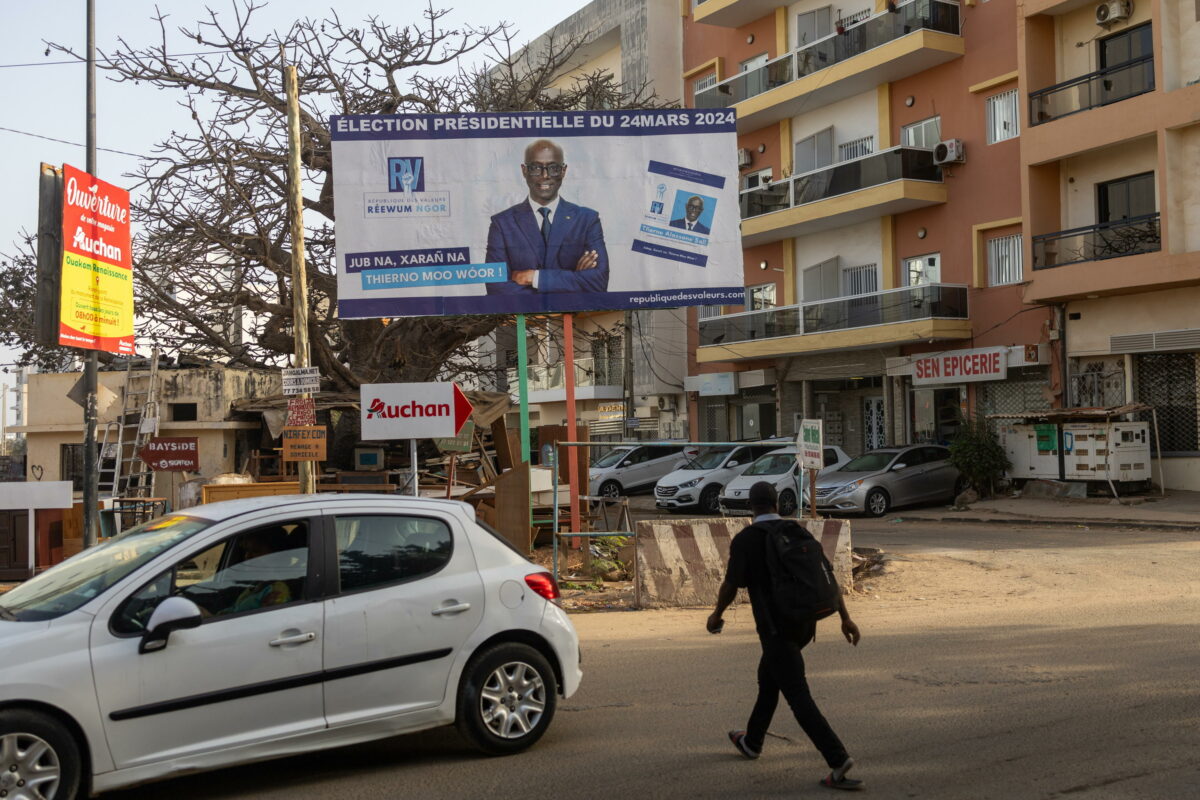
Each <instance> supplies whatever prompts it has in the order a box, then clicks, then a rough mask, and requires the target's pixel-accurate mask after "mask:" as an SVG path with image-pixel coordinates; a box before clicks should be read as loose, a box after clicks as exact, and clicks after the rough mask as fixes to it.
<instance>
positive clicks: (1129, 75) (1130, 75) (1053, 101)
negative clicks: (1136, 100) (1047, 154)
mask: <svg viewBox="0 0 1200 800" xmlns="http://www.w3.org/2000/svg"><path fill="white" fill-rule="evenodd" d="M1152 91H1154V56H1152V55H1149V56H1142V57H1141V58H1135V59H1133V60H1131V61H1126V62H1125V63H1123V64H1117V65H1116V66H1113V67H1108V68H1106V69H1102V70H1098V71H1096V72H1092V73H1089V74H1087V75H1081V76H1079V77H1078V78H1072V79H1071V80H1069V81H1063V82H1062V83H1057V84H1055V85H1054V86H1048V87H1046V88H1045V89H1039V90H1038V91H1036V92H1030V93H1029V124H1030V125H1042V124H1044V123H1047V122H1051V121H1053V120H1056V119H1060V118H1062V117H1069V116H1070V115H1072V114H1078V113H1079V112H1081V111H1087V110H1089V109H1092V108H1099V107H1101V106H1107V105H1111V104H1113V103H1119V102H1121V101H1122V100H1128V99H1129V98H1131V97H1137V96H1138V95H1139V94H1146V93H1147V92H1152Z"/></svg>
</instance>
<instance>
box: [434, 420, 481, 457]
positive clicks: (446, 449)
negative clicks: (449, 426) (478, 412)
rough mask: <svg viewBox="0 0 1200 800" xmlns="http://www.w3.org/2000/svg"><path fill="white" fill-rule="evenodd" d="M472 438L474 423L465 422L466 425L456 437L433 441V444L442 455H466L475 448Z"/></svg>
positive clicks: (473, 435)
mask: <svg viewBox="0 0 1200 800" xmlns="http://www.w3.org/2000/svg"><path fill="white" fill-rule="evenodd" d="M474 438H475V423H474V422H472V421H471V420H467V424H466V425H463V428H462V431H460V432H459V434H458V436H449V437H446V438H441V439H434V440H433V443H434V445H436V446H437V449H438V450H441V451H442V452H443V453H468V452H470V451H471V450H473V449H474V447H475V445H474V442H473V439H474Z"/></svg>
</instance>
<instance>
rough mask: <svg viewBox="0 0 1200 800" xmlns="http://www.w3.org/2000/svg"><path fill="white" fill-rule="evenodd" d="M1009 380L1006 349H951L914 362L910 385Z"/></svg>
mask: <svg viewBox="0 0 1200 800" xmlns="http://www.w3.org/2000/svg"><path fill="white" fill-rule="evenodd" d="M1006 377H1008V348H1006V347H984V348H980V349H977V350H952V351H951V352H949V353H939V354H937V355H934V356H925V357H923V358H918V359H917V360H916V361H914V362H913V385H914V386H927V385H929V384H934V383H970V382H972V381H1001V380H1004V379H1005V378H1006Z"/></svg>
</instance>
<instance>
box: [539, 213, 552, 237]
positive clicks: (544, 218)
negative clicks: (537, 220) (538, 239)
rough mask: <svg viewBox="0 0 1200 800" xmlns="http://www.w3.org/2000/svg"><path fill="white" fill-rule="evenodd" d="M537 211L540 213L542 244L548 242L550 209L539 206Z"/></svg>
mask: <svg viewBox="0 0 1200 800" xmlns="http://www.w3.org/2000/svg"><path fill="white" fill-rule="evenodd" d="M538 213H539V214H541V215H542V244H546V245H548V244H550V209H548V208H545V207H543V208H539V209H538Z"/></svg>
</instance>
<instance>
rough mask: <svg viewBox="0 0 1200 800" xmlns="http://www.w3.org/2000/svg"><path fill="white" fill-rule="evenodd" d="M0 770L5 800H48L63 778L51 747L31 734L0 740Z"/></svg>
mask: <svg viewBox="0 0 1200 800" xmlns="http://www.w3.org/2000/svg"><path fill="white" fill-rule="evenodd" d="M0 770H2V771H0V797H4V798H5V800H49V798H52V797H54V795H55V793H56V792H57V791H58V782H59V779H60V777H61V775H62V768H61V766H60V765H59V763H58V755H57V754H56V753H55V752H54V748H52V747H51V746H50V745H49V744H48V743H47V742H45V741H44V740H43V739H41V738H39V737H37V736H34V735H33V734H31V733H10V734H6V735H5V736H3V737H0Z"/></svg>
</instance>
